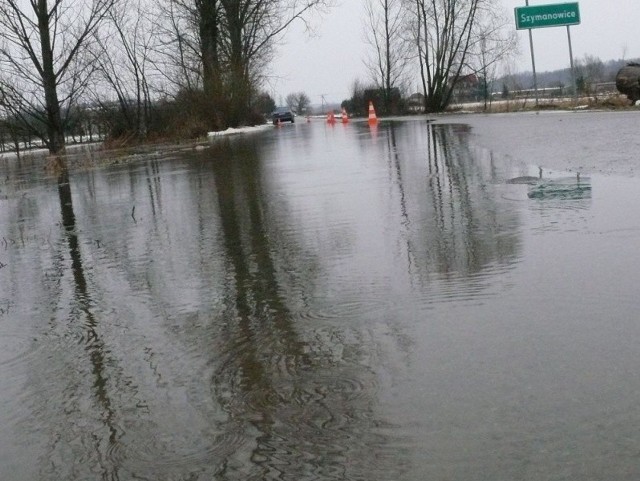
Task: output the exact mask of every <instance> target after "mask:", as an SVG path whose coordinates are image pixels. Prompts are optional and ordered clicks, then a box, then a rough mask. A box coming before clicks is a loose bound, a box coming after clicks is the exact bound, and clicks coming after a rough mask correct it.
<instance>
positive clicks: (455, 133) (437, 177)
mask: <svg viewBox="0 0 640 481" xmlns="http://www.w3.org/2000/svg"><path fill="white" fill-rule="evenodd" d="M389 129H390V132H389V139H390V140H389V142H390V144H391V145H390V152H391V153H392V156H391V159H392V161H393V167H392V168H393V170H394V171H395V178H396V182H397V185H398V189H399V190H400V192H401V201H400V202H401V210H402V215H403V217H406V218H407V222H410V221H411V220H413V221H414V222H413V223H412V224H411V225H412V226H415V227H412V228H411V229H410V230H409V233H408V234H407V235H408V242H409V251H410V253H411V255H412V257H413V261H414V262H415V263H417V264H418V266H420V268H421V269H423V270H424V271H425V272H426V273H429V272H434V273H439V274H445V275H448V274H454V273H455V274H457V275H463V276H467V275H468V276H471V275H475V274H477V273H479V272H481V271H482V270H483V269H485V268H486V267H488V266H490V265H494V264H505V263H507V262H508V261H509V260H512V259H513V258H514V257H516V256H517V254H518V248H519V241H518V236H517V229H516V227H517V225H518V218H517V214H516V212H515V211H514V210H513V209H510V208H508V207H507V206H505V205H501V203H500V200H501V198H500V196H499V195H497V194H496V192H495V191H493V190H492V184H491V183H490V182H489V181H488V179H489V178H490V177H491V175H492V172H491V169H492V168H493V166H492V165H487V166H485V165H483V159H482V158H481V157H480V156H479V155H478V154H477V153H475V152H473V151H472V150H471V148H470V147H469V144H468V140H467V137H468V134H469V132H468V128H467V127H466V126H464V125H439V124H435V125H434V124H428V125H427V126H426V128H425V127H424V124H421V123H409V122H407V123H402V124H400V127H396V126H395V125H394V124H391V126H390V127H389ZM425 148H426V152H424V151H425ZM406 152H410V153H412V154H411V156H409V155H408V154H406ZM415 152H421V153H422V152H424V153H425V157H426V158H424V160H422V161H420V159H419V158H416V155H415ZM409 157H410V158H409ZM485 167H486V170H487V171H488V172H485ZM403 170H406V172H404V174H403ZM416 181H417V182H419V183H420V185H416ZM407 189H412V190H413V191H414V192H415V194H414V195H407V194H406V193H405V191H406V190H407ZM407 203H409V205H407ZM416 219H420V222H416V221H415V220H416Z"/></svg>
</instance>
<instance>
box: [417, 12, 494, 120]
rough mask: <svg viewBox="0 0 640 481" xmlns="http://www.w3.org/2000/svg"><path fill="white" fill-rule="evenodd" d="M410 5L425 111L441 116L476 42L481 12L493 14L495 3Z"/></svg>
mask: <svg viewBox="0 0 640 481" xmlns="http://www.w3.org/2000/svg"><path fill="white" fill-rule="evenodd" d="M411 1H412V3H411V6H412V12H413V21H412V26H413V29H414V37H415V38H414V39H415V42H416V45H417V50H418V57H419V62H420V74H421V78H422V84H423V90H424V96H425V108H426V110H427V112H440V111H442V110H444V109H445V108H446V107H447V105H449V102H450V101H451V98H452V95H453V91H454V88H455V84H456V82H457V80H458V79H459V78H460V77H461V73H462V71H463V68H464V67H465V65H466V63H467V60H468V56H469V53H470V51H471V48H472V46H473V44H474V41H475V40H476V39H475V38H474V32H475V31H476V29H475V26H476V21H477V19H478V13H479V10H480V9H481V8H487V9H488V10H491V7H492V4H493V0H465V1H460V0H411Z"/></svg>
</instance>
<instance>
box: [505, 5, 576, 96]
mask: <svg viewBox="0 0 640 481" xmlns="http://www.w3.org/2000/svg"><path fill="white" fill-rule="evenodd" d="M515 15H516V29H517V30H525V29H526V30H529V45H530V47H531V64H532V66H533V88H534V89H535V92H536V106H537V105H538V79H537V76H536V59H535V55H534V53H533V35H532V33H531V30H533V29H534V28H544V27H560V26H563V25H566V26H567V36H568V39H569V56H570V57H571V59H570V60H571V82H572V83H573V92H574V97H575V98H577V95H578V94H577V89H576V73H575V69H574V67H573V48H572V46H571V30H570V28H569V27H570V26H571V25H579V24H580V7H579V5H578V3H558V4H552V5H535V6H531V7H530V6H529V0H526V6H525V7H516V9H515Z"/></svg>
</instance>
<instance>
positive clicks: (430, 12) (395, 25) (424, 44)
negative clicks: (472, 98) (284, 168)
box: [351, 0, 517, 113]
mask: <svg viewBox="0 0 640 481" xmlns="http://www.w3.org/2000/svg"><path fill="white" fill-rule="evenodd" d="M365 11H366V19H365V32H366V41H367V43H368V44H369V46H370V49H369V51H370V55H369V57H368V58H367V60H366V65H367V67H368V69H369V74H370V79H371V80H372V81H373V86H372V87H374V88H371V87H369V88H368V89H366V90H368V91H369V92H374V91H377V95H378V97H379V101H380V110H381V112H383V113H397V112H398V109H399V106H400V105H401V102H399V98H400V92H402V91H405V90H406V89H407V85H408V84H409V83H411V81H412V79H414V78H416V77H417V78H418V79H419V84H420V90H421V92H420V93H421V96H420V98H421V99H422V100H421V101H422V103H423V105H422V107H423V109H424V110H425V111H426V112H441V111H443V110H445V109H446V108H447V106H448V105H449V104H450V103H451V101H452V99H453V97H454V94H455V92H456V88H457V87H458V86H459V84H460V82H461V80H463V79H465V78H469V77H471V76H473V77H474V79H476V80H477V83H478V85H479V86H480V87H481V88H482V90H483V97H484V98H485V99H486V98H488V96H489V79H490V78H493V77H494V76H495V72H496V69H497V67H498V65H499V64H500V62H502V61H505V60H506V59H508V58H509V56H510V55H511V54H513V53H515V52H516V49H517V42H516V35H515V29H514V28H513V27H512V26H511V23H512V21H511V20H510V17H509V16H508V15H506V14H505V12H503V11H502V9H501V7H500V5H499V4H498V2H497V1H496V0H365ZM509 27H510V28H509ZM362 92H363V89H362V88H361V85H357V84H354V96H353V98H352V99H351V103H352V104H357V105H354V106H353V107H354V108H356V109H357V110H361V109H362V108H364V107H363V106H361V105H360V104H359V103H358V101H357V100H355V101H354V99H359V98H360V97H362ZM369 96H370V95H369ZM364 97H367V95H365V96H364ZM365 100H366V99H365Z"/></svg>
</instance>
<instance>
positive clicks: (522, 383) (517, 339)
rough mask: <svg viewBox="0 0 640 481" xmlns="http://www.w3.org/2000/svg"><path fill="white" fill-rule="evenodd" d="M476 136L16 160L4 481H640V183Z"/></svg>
mask: <svg viewBox="0 0 640 481" xmlns="http://www.w3.org/2000/svg"><path fill="white" fill-rule="evenodd" d="M471 134H472V131H471V129H470V128H469V127H467V126H465V125H444V124H432V123H428V122H426V121H424V120H410V121H399V122H387V123H382V124H381V125H380V126H379V127H378V128H377V129H374V130H371V129H370V128H369V127H368V126H367V125H366V124H364V123H362V124H358V123H352V124H349V125H347V126H343V125H337V126H335V127H330V126H326V125H324V124H323V123H311V124H302V123H301V124H295V125H292V126H284V127H282V128H278V129H276V128H274V129H269V130H267V131H265V132H262V133H258V134H254V135H248V136H243V137H234V138H229V139H219V140H218V141H216V142H215V143H214V144H212V145H211V146H210V147H209V148H207V149H205V150H202V151H199V150H194V149H184V150H182V151H158V152H156V153H153V154H150V155H147V156H142V157H141V158H139V159H138V160H136V161H135V162H129V163H125V164H122V163H119V164H117V165H113V166H111V167H107V168H102V169H93V170H77V171H74V172H72V173H71V175H70V177H69V179H64V178H62V179H56V178H54V177H51V176H49V175H47V174H46V172H44V171H43V170H42V168H41V165H40V164H39V163H38V162H36V161H33V162H32V161H29V160H23V161H21V162H17V161H5V162H4V164H3V165H2V172H1V174H2V179H4V181H3V183H2V185H1V187H0V263H1V264H0V266H2V267H1V268H0V393H1V394H0V400H1V403H2V407H3V408H2V410H0V433H1V434H0V478H1V479H3V480H30V479H33V480H60V479H66V480H74V479H77V480H85V479H106V480H133V479H148V480H196V479H201V480H210V479H219V480H247V479H256V480H268V479H278V480H296V481H302V480H312V479H323V480H325V479H339V480H363V479H366V480H381V481H382V480H390V479H394V480H424V479H434V480H491V481H496V480H505V481H506V480H513V479H523V480H526V479H530V480H539V479H549V480H551V479H580V480H600V479H630V480H631V479H637V477H638V475H640V467H638V463H637V451H638V448H639V441H640V440H639V439H638V436H637V432H638V428H640V407H638V403H637V402H636V399H637V393H638V391H639V390H640V374H639V373H638V370H637V358H638V350H639V349H638V347H637V346H638V345H639V343H638V341H639V340H640V326H639V325H638V322H637V312H638V311H639V307H640V300H639V299H638V296H637V285H638V283H639V282H640V274H638V269H637V266H638V265H639V263H638V257H639V256H638V253H637V248H636V246H637V245H638V241H639V240H640V214H638V213H637V211H636V210H634V209H629V208H628V206H630V205H634V204H636V203H637V202H638V200H639V199H640V183H638V181H636V180H632V179H621V178H615V177H598V176H592V177H590V178H586V177H584V178H583V179H581V183H582V186H583V187H584V186H588V189H583V190H581V192H580V195H573V194H572V195H569V196H566V195H561V196H553V195H552V196H545V195H533V196H531V195H529V194H531V192H536V190H535V189H539V187H540V185H541V183H542V182H544V183H545V185H554V186H558V185H561V186H563V187H562V188H563V189H564V188H565V187H566V186H569V190H570V191H572V192H574V193H575V190H574V189H573V187H572V186H573V185H574V183H575V184H576V185H577V183H578V180H577V179H574V178H573V174H570V173H562V172H553V173H550V172H543V179H542V180H541V181H540V183H538V182H536V181H535V179H534V180H533V185H529V184H513V183H509V182H508V180H509V179H513V178H515V177H519V176H533V177H536V176H537V175H538V169H537V167H531V166H529V165H527V164H523V163H520V162H519V161H518V160H517V156H504V155H499V154H497V153H492V152H490V151H487V150H483V149H480V148H479V147H476V146H475V145H474V143H473V137H472V135H471ZM67 180H68V182H67ZM546 192H549V190H547V191H546Z"/></svg>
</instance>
